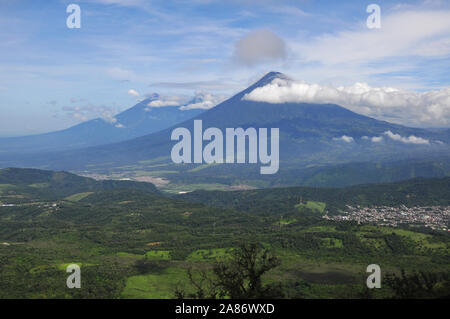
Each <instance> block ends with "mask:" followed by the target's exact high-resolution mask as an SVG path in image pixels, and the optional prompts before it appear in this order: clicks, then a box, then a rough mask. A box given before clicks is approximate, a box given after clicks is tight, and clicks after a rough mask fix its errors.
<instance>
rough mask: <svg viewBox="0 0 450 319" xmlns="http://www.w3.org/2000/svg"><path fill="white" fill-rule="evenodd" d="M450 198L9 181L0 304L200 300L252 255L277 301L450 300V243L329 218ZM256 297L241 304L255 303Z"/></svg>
mask: <svg viewBox="0 0 450 319" xmlns="http://www.w3.org/2000/svg"><path fill="white" fill-rule="evenodd" d="M449 194H450V178H440V179H415V180H408V181H404V182H397V183H390V184H384V185H383V184H381V185H361V186H352V187H346V188H313V187H292V188H274V189H261V190H248V191H232V192H222V191H195V192H192V193H188V194H182V195H173V194H165V193H162V192H160V191H158V190H157V189H156V188H155V187H154V186H153V185H152V184H150V183H138V182H132V181H95V180H93V179H90V178H84V177H80V176H76V175H73V174H70V173H66V172H51V171H40V170H32V169H3V170H0V205H1V206H0V274H1V276H0V298H177V297H185V298H201V297H205V295H202V294H199V289H198V283H199V282H202V280H206V279H208V280H209V279H211V278H216V279H217V280H219V281H220V280H222V279H223V278H224V277H223V276H222V277H221V275H222V274H223V273H226V271H231V270H233V271H236V267H235V264H233V261H236V260H239V258H240V257H239V256H242V254H241V255H240V253H241V252H242V251H245V250H242V247H245V246H243V245H244V244H246V243H257V244H258V245H259V246H258V247H260V249H261V251H263V252H267V254H270V256H272V257H273V258H274V259H264V258H266V257H258V258H260V259H258V260H262V263H263V264H262V265H263V266H264V265H265V266H264V267H266V266H267V267H266V268H267V269H265V268H264V269H265V271H263V272H262V273H261V278H260V282H259V281H258V280H259V279H258V280H257V281H256V282H258V287H260V288H261V289H262V288H264V289H266V288H267V287H271V289H269V288H267V289H266V290H264V289H263V290H264V291H265V292H267V293H268V292H269V291H270V293H271V294H270V297H273V298H411V297H413V298H414V297H417V298H439V297H448V296H450V287H449V279H448V274H449V273H450V266H449V264H450V263H449V262H450V254H449V244H450V234H449V233H448V231H439V230H432V229H430V228H425V227H419V226H414V225H410V226H402V227H384V226H379V225H375V224H370V223H360V224H358V223H356V222H353V221H349V222H335V221H331V220H326V219H324V218H323V215H324V214H325V213H328V214H330V215H333V214H338V213H340V212H341V211H342V209H344V208H345V206H346V205H361V206H367V207H370V206H376V205H387V206H398V205H406V206H408V207H414V206H432V205H436V206H449V202H450V196H449ZM233 258H234V259H233ZM267 258H268V257H267ZM264 263H266V264H264ZM69 264H78V265H79V266H80V267H81V288H80V289H76V288H75V289H69V288H67V286H66V279H67V277H68V276H69V273H67V272H66V267H67V266H68V265H69ZM369 264H378V265H380V267H381V271H382V275H383V278H382V284H381V288H380V289H371V290H369V289H367V288H366V279H367V276H368V275H369V274H368V273H367V272H366V267H367V266H368V265H369ZM224 265H228V266H226V267H225V266H224ZM227 267H228V268H227ZM230 269H231V270H230ZM214 276H216V277H214ZM211 280H212V281H214V279H211ZM242 280H243V281H244V282H247V281H246V280H247V279H245V278H244V279H242ZM222 281H223V280H222ZM250 282H251V281H248V282H247V284H249V285H250ZM411 283H413V284H411ZM223 284H224V285H225V284H228V282H226V281H225V282H224V283H223ZM272 288H273V289H272ZM261 289H260V290H261ZM231 291H233V290H231V289H228V290H226V289H219V290H217V291H215V293H216V296H217V297H220V298H228V297H230V296H232V295H230V293H231ZM246 291H252V294H250V293H249V294H248V295H237V296H244V297H245V296H248V297H249V298H250V297H252V296H253V297H254V296H255V295H254V290H246ZM261 291H262V290H261ZM206 296H207V295H206Z"/></svg>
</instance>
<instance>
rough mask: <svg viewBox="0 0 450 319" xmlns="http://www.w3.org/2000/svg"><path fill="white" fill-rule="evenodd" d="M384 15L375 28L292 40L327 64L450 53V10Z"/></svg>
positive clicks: (303, 52)
mask: <svg viewBox="0 0 450 319" xmlns="http://www.w3.org/2000/svg"><path fill="white" fill-rule="evenodd" d="M381 19H382V20H381V29H378V30H376V31H374V30H370V29H368V28H367V27H365V26H364V25H361V24H359V25H358V26H356V27H355V29H354V30H351V31H343V32H337V33H334V34H326V35H321V36H319V37H317V38H315V39H313V40H312V41H308V42H301V43H297V44H293V45H294V47H293V48H294V49H295V51H297V52H298V53H299V54H300V55H301V56H302V58H303V59H304V60H305V61H320V62H322V63H325V64H339V63H356V62H362V63H367V62H368V61H371V60H377V59H382V58H386V57H393V56H397V57H400V56H425V57H429V56H445V55H447V54H449V53H450V42H449V39H450V11H448V10H440V11H437V10H420V11H419V10H407V11H406V10H405V11H397V12H395V13H393V14H385V13H383V12H382V16H381ZM364 22H365V21H364Z"/></svg>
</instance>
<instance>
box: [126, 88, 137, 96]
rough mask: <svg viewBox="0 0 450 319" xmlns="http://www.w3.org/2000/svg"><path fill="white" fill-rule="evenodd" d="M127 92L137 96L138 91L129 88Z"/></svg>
mask: <svg viewBox="0 0 450 319" xmlns="http://www.w3.org/2000/svg"><path fill="white" fill-rule="evenodd" d="M128 94H130V95H133V96H135V97H139V92H137V91H136V90H133V89H129V90H128Z"/></svg>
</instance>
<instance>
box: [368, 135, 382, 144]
mask: <svg viewBox="0 0 450 319" xmlns="http://www.w3.org/2000/svg"><path fill="white" fill-rule="evenodd" d="M370 140H371V141H372V142H374V143H378V142H381V141H382V140H383V136H374V137H372V138H371V139H370Z"/></svg>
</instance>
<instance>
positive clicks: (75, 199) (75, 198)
mask: <svg viewBox="0 0 450 319" xmlns="http://www.w3.org/2000/svg"><path fill="white" fill-rule="evenodd" d="M91 194H93V192H85V193H78V194H73V195H70V196H68V197H66V198H64V199H65V200H68V201H69V202H78V201H80V200H82V199H83V198H85V197H88V196H89V195H91Z"/></svg>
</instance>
